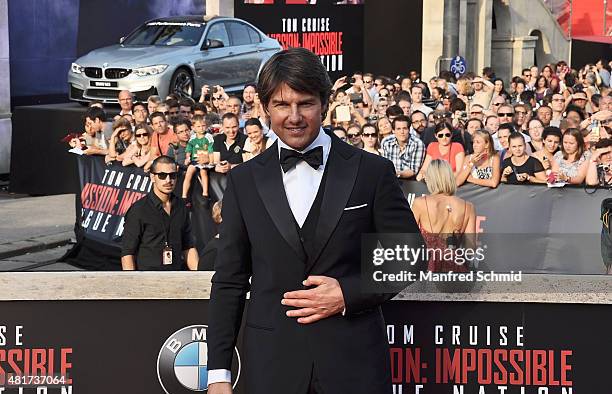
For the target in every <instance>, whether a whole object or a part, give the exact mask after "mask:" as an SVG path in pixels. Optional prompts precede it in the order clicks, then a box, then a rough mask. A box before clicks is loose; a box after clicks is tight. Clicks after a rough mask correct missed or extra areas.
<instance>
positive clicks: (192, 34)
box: [122, 21, 204, 46]
mask: <svg viewBox="0 0 612 394" xmlns="http://www.w3.org/2000/svg"><path fill="white" fill-rule="evenodd" d="M203 32H204V23H197V22H196V23H194V22H162V21H156V22H149V23H147V24H145V25H143V26H141V27H139V28H138V29H137V30H136V31H134V32H133V33H132V34H130V35H129V36H128V37H127V38H126V39H125V40H124V41H123V43H122V44H123V45H128V46H129V45H158V46H191V45H197V44H198V43H199V42H200V38H201V37H202V33H203Z"/></svg>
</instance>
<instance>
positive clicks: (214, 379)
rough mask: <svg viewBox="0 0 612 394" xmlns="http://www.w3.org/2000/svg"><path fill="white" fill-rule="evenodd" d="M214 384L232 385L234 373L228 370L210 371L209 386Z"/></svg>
mask: <svg viewBox="0 0 612 394" xmlns="http://www.w3.org/2000/svg"><path fill="white" fill-rule="evenodd" d="M213 383H232V372H231V371H228V370H227V369H211V370H210V371H208V385H211V384H213Z"/></svg>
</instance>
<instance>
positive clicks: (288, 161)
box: [280, 146, 323, 172]
mask: <svg viewBox="0 0 612 394" xmlns="http://www.w3.org/2000/svg"><path fill="white" fill-rule="evenodd" d="M300 160H304V161H305V162H306V163H308V165H309V166H311V167H312V168H314V169H315V170H317V169H319V166H320V165H321V164H323V147H322V146H317V147H316V148H313V149H311V150H309V151H308V152H306V153H300V152H298V151H295V150H291V149H285V148H281V153H280V164H281V167H282V168H283V172H287V171H289V170H290V169H292V168H293V167H295V166H296V164H297V163H298V162H299V161H300Z"/></svg>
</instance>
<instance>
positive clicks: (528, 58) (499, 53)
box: [491, 36, 538, 81]
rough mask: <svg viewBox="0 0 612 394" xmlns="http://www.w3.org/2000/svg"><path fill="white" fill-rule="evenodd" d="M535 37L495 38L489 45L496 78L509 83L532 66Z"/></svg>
mask: <svg viewBox="0 0 612 394" xmlns="http://www.w3.org/2000/svg"><path fill="white" fill-rule="evenodd" d="M537 40H538V39H537V37H533V36H523V37H495V38H493V42H492V43H491V58H492V59H493V60H492V62H493V64H492V67H493V69H494V70H495V73H496V74H497V76H498V77H500V78H502V79H504V80H506V81H509V80H510V78H512V76H513V75H521V70H522V69H523V68H527V67H530V66H531V65H532V64H533V59H534V54H535V47H536V41H537Z"/></svg>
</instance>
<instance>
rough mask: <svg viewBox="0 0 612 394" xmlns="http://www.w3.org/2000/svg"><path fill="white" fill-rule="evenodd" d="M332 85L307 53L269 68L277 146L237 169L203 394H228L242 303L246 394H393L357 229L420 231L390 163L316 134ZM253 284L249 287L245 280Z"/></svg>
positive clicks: (266, 84) (281, 57)
mask: <svg viewBox="0 0 612 394" xmlns="http://www.w3.org/2000/svg"><path fill="white" fill-rule="evenodd" d="M330 89H331V83H330V81H329V77H328V75H327V72H326V70H325V68H324V67H323V66H322V64H321V62H320V60H319V58H318V57H317V56H316V55H314V54H313V53H312V52H309V51H307V50H305V49H302V48H293V49H289V50H286V51H282V52H279V53H277V54H275V55H274V56H272V58H271V59H270V60H269V61H268V62H267V63H266V64H265V65H264V67H263V69H262V71H261V74H260V77H259V85H258V92H259V97H260V99H261V102H262V104H263V105H264V107H265V109H266V111H267V112H268V115H269V117H270V121H271V129H272V130H273V131H274V132H275V133H276V135H277V136H278V140H277V142H276V143H275V144H274V145H272V146H271V147H270V148H268V149H267V150H266V151H264V152H263V153H262V154H260V155H258V156H256V157H255V158H253V159H252V160H250V161H248V162H246V163H245V164H241V165H239V166H237V167H236V168H234V169H232V171H231V172H230V173H229V176H228V182H227V183H228V186H227V190H226V191H225V195H224V198H223V213H222V216H223V223H222V225H221V232H220V240H219V251H218V258H217V261H216V264H215V269H216V273H215V275H214V277H213V280H212V294H211V302H210V321H209V323H210V324H209V327H208V369H209V375H208V379H209V380H208V384H209V386H208V387H209V389H208V390H209V391H208V392H209V393H210V394H227V393H231V384H230V383H229V382H230V381H231V376H230V372H229V370H230V367H231V360H232V355H233V349H234V346H235V344H236V338H237V336H238V330H239V328H240V324H241V320H242V312H243V308H244V304H245V297H246V294H247V292H248V291H249V290H250V292H251V294H250V304H249V308H248V313H247V317H246V327H245V332H244V347H243V350H244V356H245V357H244V363H243V365H244V374H245V376H246V387H247V392H248V393H249V394H307V393H319V394H321V393H324V394H341V393H352V394H358V393H363V394H365V393H367V394H379V393H380V394H382V393H385V394H387V393H391V374H390V360H389V348H388V343H387V340H386V334H385V325H384V320H383V316H382V313H381V309H380V304H381V303H383V302H384V301H386V300H388V299H389V298H391V297H392V296H393V294H372V293H365V292H362V290H361V277H360V273H361V272H360V271H361V269H360V267H361V263H360V253H361V234H362V233H377V232H378V233H418V227H417V225H416V222H415V220H414V217H413V215H412V212H411V210H410V207H409V205H408V202H407V200H406V199H405V198H404V195H403V194H402V191H401V189H400V186H399V183H398V180H397V177H396V175H395V169H394V167H393V164H392V163H391V162H390V161H388V160H386V159H384V158H381V157H378V156H375V155H372V154H369V153H367V152H365V151H363V150H360V149H357V148H354V147H352V146H350V145H349V144H347V143H345V142H342V141H341V140H340V139H338V138H337V137H336V136H334V135H333V134H331V133H328V132H325V131H324V130H323V129H322V128H321V120H322V119H323V118H324V115H325V112H326V110H327V104H328V98H329V95H330ZM250 278H251V280H250V281H249V279H250Z"/></svg>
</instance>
